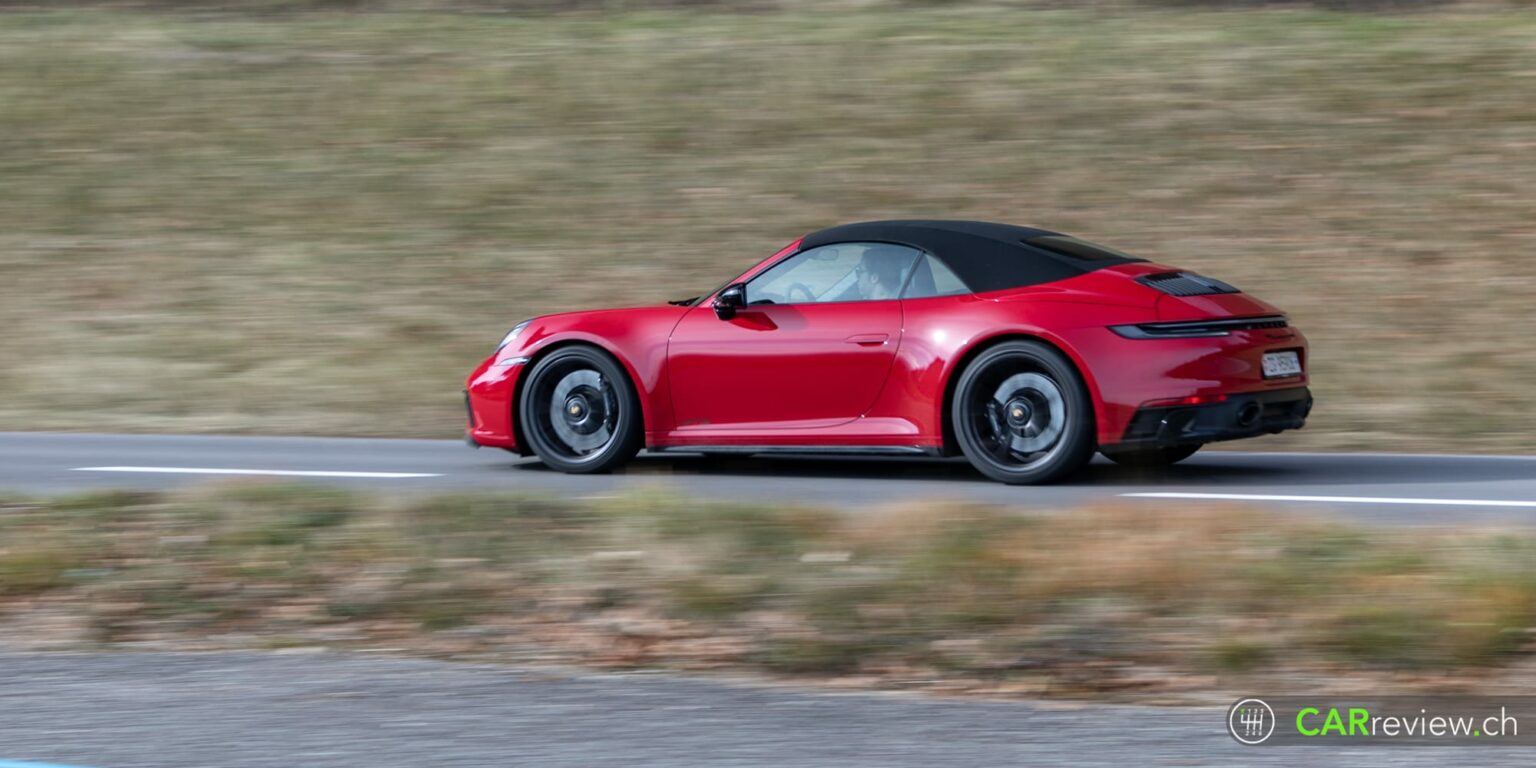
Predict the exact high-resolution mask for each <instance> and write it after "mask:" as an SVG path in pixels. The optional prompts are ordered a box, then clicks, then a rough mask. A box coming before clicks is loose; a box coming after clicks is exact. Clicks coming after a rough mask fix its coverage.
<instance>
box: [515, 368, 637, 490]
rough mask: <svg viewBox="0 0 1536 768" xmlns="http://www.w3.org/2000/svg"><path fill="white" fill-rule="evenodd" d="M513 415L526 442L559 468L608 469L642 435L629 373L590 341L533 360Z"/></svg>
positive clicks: (619, 462) (571, 470)
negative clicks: (517, 420) (589, 344)
mask: <svg viewBox="0 0 1536 768" xmlns="http://www.w3.org/2000/svg"><path fill="white" fill-rule="evenodd" d="M556 400H558V401H559V402H556ZM517 416H518V419H519V420H520V423H521V424H522V426H523V435H524V437H526V438H527V439H528V448H529V449H530V450H532V451H533V453H534V455H536V456H538V457H539V459H540V460H541V461H543V462H544V464H545V466H548V467H549V468H550V469H556V470H559V471H561V472H567V473H572V474H589V473H592V472H606V471H608V470H611V469H613V468H615V467H618V466H620V465H622V464H624V463H625V462H627V461H629V460H630V459H632V458H634V457H635V454H636V453H639V452H640V447H641V444H642V443H643V442H644V440H645V425H644V421H643V419H642V418H641V414H640V398H639V397H638V396H636V394H635V387H634V385H633V384H632V383H631V382H630V380H629V376H628V375H627V374H626V373H625V372H624V368H623V367H622V366H620V365H619V363H618V361H617V360H614V359H613V357H611V356H610V355H608V354H607V353H606V352H603V351H601V350H599V349H596V348H593V347H587V346H576V347H565V348H562V349H557V350H555V351H554V352H551V353H549V355H548V356H546V357H543V358H541V359H540V360H539V361H538V363H536V364H534V366H533V370H532V371H530V372H529V373H528V383H527V384H526V385H524V386H523V394H522V399H521V400H520V402H519V403H518V408H517Z"/></svg>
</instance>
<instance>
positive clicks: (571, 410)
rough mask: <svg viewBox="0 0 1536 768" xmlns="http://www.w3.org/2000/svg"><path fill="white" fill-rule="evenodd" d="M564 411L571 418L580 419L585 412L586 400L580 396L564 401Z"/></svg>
mask: <svg viewBox="0 0 1536 768" xmlns="http://www.w3.org/2000/svg"><path fill="white" fill-rule="evenodd" d="M565 413H566V415H567V416H570V417H571V418H572V419H580V418H581V417H583V416H585V415H586V414H587V401H586V400H585V399H584V398H580V397H573V398H571V399H569V400H567V401H565Z"/></svg>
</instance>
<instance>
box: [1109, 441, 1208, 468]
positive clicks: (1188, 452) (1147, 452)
mask: <svg viewBox="0 0 1536 768" xmlns="http://www.w3.org/2000/svg"><path fill="white" fill-rule="evenodd" d="M1198 450H1200V446H1199V445H1198V444H1196V445H1176V446H1173V447H1171V448H1141V449H1135V450H1115V449H1114V448H1103V449H1100V450H1099V453H1102V454H1104V458H1106V459H1109V460H1110V461H1113V462H1114V463H1116V464H1119V465H1120V466H1122V467H1137V468H1141V469H1151V468H1155V467H1171V466H1173V465H1174V464H1177V463H1179V462H1181V461H1183V460H1185V459H1187V458H1189V457H1191V456H1193V455H1195V452H1196V451H1198Z"/></svg>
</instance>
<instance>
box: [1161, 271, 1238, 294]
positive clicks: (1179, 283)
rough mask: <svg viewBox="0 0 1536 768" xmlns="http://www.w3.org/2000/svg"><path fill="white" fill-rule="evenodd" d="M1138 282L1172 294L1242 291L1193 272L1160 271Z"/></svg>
mask: <svg viewBox="0 0 1536 768" xmlns="http://www.w3.org/2000/svg"><path fill="white" fill-rule="evenodd" d="M1136 282H1138V283H1141V284H1142V285H1145V286H1150V287H1152V288H1156V289H1158V290H1159V291H1162V292H1163V293H1166V294H1168V295H1170V296H1211V295H1214V294H1219V293H1242V291H1239V290H1238V289H1236V288H1234V287H1232V286H1230V285H1227V284H1226V283H1223V282H1222V281H1220V280H1217V279H1215V278H1212V277H1205V276H1203V275H1197V274H1195V273H1193V272H1159V273H1157V274H1155V275H1143V276H1141V277H1138V278H1136Z"/></svg>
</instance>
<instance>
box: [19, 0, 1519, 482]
mask: <svg viewBox="0 0 1536 768" xmlns="http://www.w3.org/2000/svg"><path fill="white" fill-rule="evenodd" d="M1533 214H1536V15H1533V14H1530V13H1528V12H1524V13H1522V12H1511V11H1499V10H1476V9H1470V10H1469V9H1459V10H1444V11H1435V12H1424V13H1413V14H1405V15H1378V14H1364V13H1345V12H1326V11H1314V10H1255V11H1241V12H1236V11H1213V10H1194V9H1188V8H1182V9H1161V10H1160V9H1147V8H1142V9H1139V10H1128V9H1121V10H1119V11H1117V12H1114V13H1110V12H1103V11H1088V10H1070V9H1068V10H1020V9H1017V8H1009V7H999V6H991V5H985V4H983V5H975V6H972V5H969V4H949V5H943V4H940V5H938V6H933V5H929V6H923V5H916V6H904V5H902V4H883V5H879V6H878V7H863V6H861V5H859V4H847V3H839V4H835V5H834V6H833V7H832V8H831V9H830V10H817V9H816V7H815V5H814V4H811V5H810V6H808V7H802V8H800V9H798V10H794V11H792V12H791V11H784V12H760V13H715V12H706V11H697V10H693V11H690V10H672V11H649V12H626V13H589V14H575V15H561V14H555V15H538V16H516V15H505V14H503V15H467V14H446V13H445V14H406V13H379V14H340V13H338V14H331V13H316V14H296V15H281V16H246V17H239V16H229V15H196V14H186V13H169V12H157V13H148V12H111V11H90V10H78V11H58V12H46V13H25V12H17V13H7V14H0V327H3V329H4V333H0V429H71V430H110V431H176V432H268V433H311V434H352V435H415V436H445V437H446V436H451V435H453V434H455V433H456V431H457V430H458V429H459V425H460V415H459V410H458V409H459V404H458V400H457V392H458V389H459V385H460V381H461V379H462V377H463V375H464V374H465V373H466V372H467V371H468V370H469V368H470V367H471V366H473V365H474V363H475V362H476V361H477V360H478V358H479V357H480V356H482V355H483V354H485V353H487V352H488V351H489V349H490V347H491V346H492V345H493V344H494V342H495V341H496V339H497V338H498V337H499V336H500V334H501V333H502V332H503V331H505V330H506V328H507V327H509V326H510V325H512V324H513V323H514V322H516V321H518V320H521V319H523V318H525V317H528V316H531V315H535V314H538V313H541V312H549V311H554V310H562V309H573V308H581V307H590V306H597V305H621V304H636V303H649V302H657V301H662V300H665V299H668V298H676V297H681V296H689V295H692V294H693V293H695V292H696V291H697V290H698V289H701V288H707V287H709V286H711V285H714V284H716V283H718V282H720V281H722V280H723V279H725V278H727V277H729V276H730V275H732V274H734V272H735V271H737V270H739V269H741V268H743V267H745V266H747V265H748V264H750V263H752V262H753V261H754V260H756V259H758V258H760V257H762V256H764V255H766V254H768V253H770V252H772V251H773V250H774V249H776V248H777V247H779V246H781V245H782V244H783V243H785V242H787V241H788V240H790V239H792V238H793V237H795V236H797V235H799V234H801V233H803V232H805V231H808V230H811V229H814V228H818V227H821V226H825V225H829V224H833V223H837V222H843V221H848V220H856V219H867V218H886V217H899V216H944V217H974V218H987V219H1000V220H1005V221H1012V222H1018V223H1027V224H1035V225H1039V226H1044V227H1050V228H1056V229H1062V230H1066V231H1068V232H1073V233H1077V234H1080V235H1082V236H1084V237H1087V238H1089V239H1092V240H1098V241H1102V242H1105V243H1107V244H1111V245H1114V246H1116V247H1119V248H1122V249H1124V250H1129V251H1132V252H1134V253H1138V254H1142V255H1146V256H1149V257H1152V258H1155V259H1159V260H1164V261H1167V262H1171V263H1174V264H1178V265H1182V266H1188V267H1191V268H1194V269H1198V270H1201V271H1205V272H1208V273H1209V274H1212V275H1215V276H1218V277H1221V278H1223V279H1226V280H1229V281H1231V282H1233V283H1235V284H1237V285H1239V286H1241V287H1243V288H1245V289H1248V290H1250V291H1253V292H1255V293H1257V294H1260V295H1262V296H1264V297H1266V298H1268V299H1270V300H1272V301H1274V302H1275V303H1277V304H1279V305H1280V306H1282V307H1284V308H1286V309H1288V310H1289V311H1290V312H1291V313H1292V315H1293V317H1294V319H1295V321H1296V322H1297V323H1298V324H1299V325H1301V326H1302V327H1303V328H1304V329H1305V330H1306V331H1307V332H1308V334H1309V335H1310V337H1311V339H1312V342H1313V347H1314V350H1315V355H1314V374H1315V378H1316V385H1315V389H1316V391H1317V393H1318V396H1319V408H1318V410H1317V411H1316V412H1315V414H1314V417H1313V426H1312V427H1310V428H1309V429H1308V430H1307V431H1305V432H1304V433H1301V434H1298V435H1296V436H1294V437H1290V436H1288V437H1284V438H1274V439H1270V440H1268V441H1264V442H1263V443H1260V444H1267V445H1271V446H1291V447H1300V446H1335V447H1343V446H1348V447H1366V448H1378V449H1387V450H1399V449H1430V450H1473V451H1476V450H1490V451H1492V450H1499V451H1530V450H1532V449H1536V437H1533V436H1536V386H1533V382H1536V341H1533V338H1536V337H1533V336H1532V335H1531V333H1530V331H1529V329H1528V328H1527V326H1528V325H1529V322H1530V319H1531V318H1532V315H1533V312H1532V310H1533V307H1536V218H1533Z"/></svg>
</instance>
